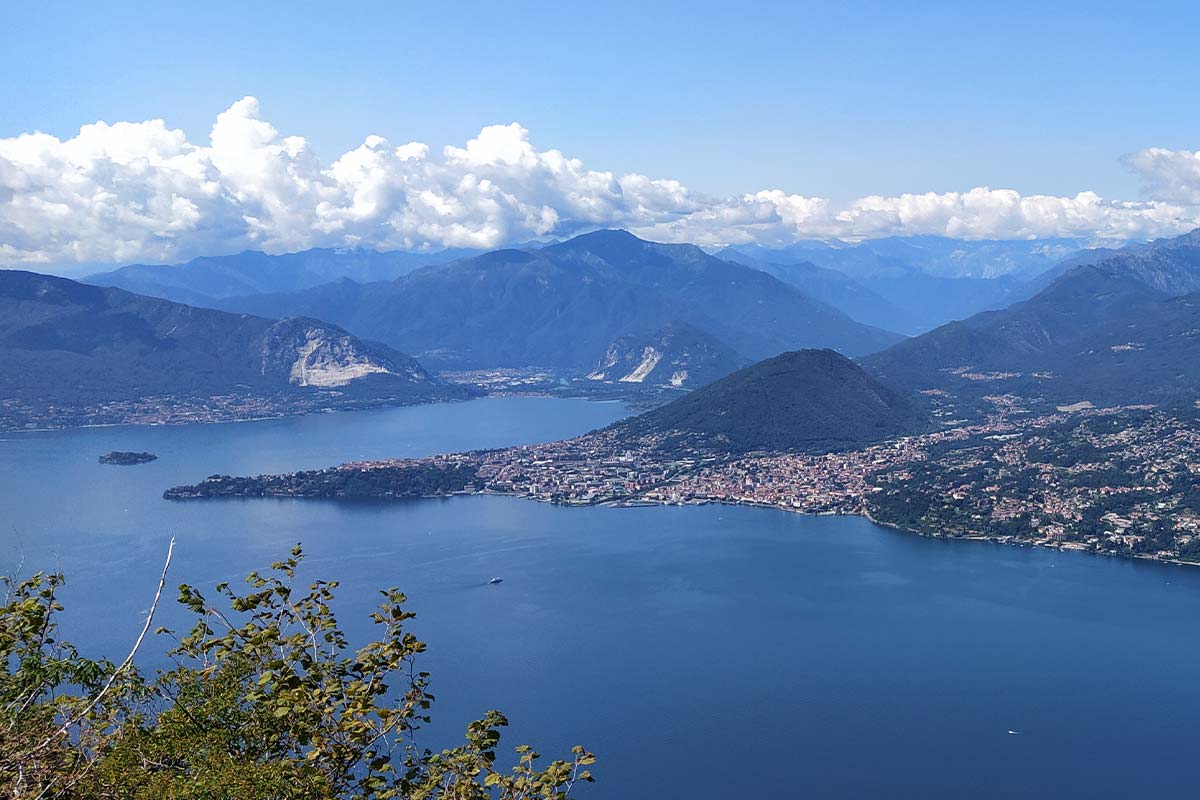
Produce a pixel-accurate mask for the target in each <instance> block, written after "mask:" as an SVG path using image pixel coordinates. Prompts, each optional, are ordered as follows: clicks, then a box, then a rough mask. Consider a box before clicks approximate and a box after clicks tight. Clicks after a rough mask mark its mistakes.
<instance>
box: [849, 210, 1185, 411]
mask: <svg viewBox="0 0 1200 800" xmlns="http://www.w3.org/2000/svg"><path fill="white" fill-rule="evenodd" d="M1198 241H1200V237H1198V236H1197V233H1196V232H1192V233H1190V234H1186V235H1184V236H1181V237H1178V238H1176V239H1170V240H1162V241H1158V242H1154V243H1151V244H1149V245H1146V246H1143V247H1138V248H1135V249H1132V250H1130V251H1128V252H1125V251H1121V252H1116V253H1111V254H1108V257H1106V258H1102V259H1101V260H1099V261H1098V262H1097V263H1095V264H1084V265H1082V266H1075V267H1072V268H1069V269H1068V270H1067V271H1066V272H1064V273H1063V274H1061V275H1059V276H1058V277H1057V278H1055V279H1054V280H1053V281H1052V282H1051V283H1050V284H1049V285H1048V286H1047V287H1046V288H1045V289H1043V290H1042V291H1040V292H1038V293H1037V294H1035V295H1034V296H1033V297H1031V298H1029V299H1028V300H1024V301H1022V302H1019V303H1016V304H1014V305H1012V306H1010V307H1008V308H1005V309H1002V310H999V311H990V312H984V313H981V314H977V315H974V316H972V317H970V318H968V319H965V320H962V321H960V322H952V323H949V324H947V325H944V326H942V327H940V328H937V329H935V330H933V331H930V332H929V333H926V334H923V335H921V336H918V337H915V338H913V339H909V340H907V341H905V342H902V343H900V344H898V345H896V346H895V347H893V348H890V349H889V350H887V351H885V352H881V353H878V354H875V355H872V356H870V357H868V358H866V359H864V361H863V363H864V364H865V365H866V366H867V368H868V369H869V370H870V371H871V372H872V373H873V374H875V375H876V376H877V377H879V378H880V379H881V380H883V381H885V382H887V383H889V384H890V385H893V386H897V387H903V388H906V389H910V390H920V389H929V388H936V389H941V390H944V391H948V392H952V393H954V394H956V395H959V396H961V397H963V398H964V399H965V398H974V399H976V400H978V399H979V398H981V397H983V396H986V395H997V394H1002V393H1005V392H1019V393H1022V394H1025V395H1032V396H1041V397H1044V399H1045V400H1046V402H1049V403H1061V404H1071V403H1075V402H1083V401H1090V402H1094V403H1097V404H1099V403H1108V402H1115V403H1137V402H1153V403H1161V402H1167V403H1171V402H1187V403H1191V402H1194V401H1195V400H1197V399H1200V370H1197V369H1195V364H1197V363H1200V319H1198V318H1197V316H1196V314H1195V309H1196V304H1197V301H1198V300H1200V293H1197V292H1196V289H1197V288H1200V247H1197V242H1198Z"/></svg>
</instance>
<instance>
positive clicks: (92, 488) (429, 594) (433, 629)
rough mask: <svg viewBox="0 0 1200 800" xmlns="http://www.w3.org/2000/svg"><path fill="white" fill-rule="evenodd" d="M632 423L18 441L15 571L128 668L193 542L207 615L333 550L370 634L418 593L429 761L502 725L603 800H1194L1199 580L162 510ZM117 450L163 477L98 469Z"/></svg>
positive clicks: (504, 524) (684, 536)
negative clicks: (591, 758)
mask: <svg viewBox="0 0 1200 800" xmlns="http://www.w3.org/2000/svg"><path fill="white" fill-rule="evenodd" d="M623 413H624V411H623V409H622V407H621V406H619V405H616V404H597V403H588V402H584V401H576V400H554V399H535V398H494V399H487V400H479V401H473V402H470V403H462V404H453V405H441V406H426V407H417V408H401V409H388V410H378V411H369V412H356V413H348V414H329V415H317V416H310V417H301V418H294V419H287V420H273V421H264V422H254V423H241V424H229V425H210V426H185V427H156V428H146V427H141V428H138V427H121V428H104V429H92V430H82V431H71V432H59V433H40V434H18V435H11V434H10V435H8V436H7V437H0V438H3V440H2V441H0V570H2V571H6V572H7V571H11V570H12V569H14V568H15V567H16V566H17V565H18V564H19V563H20V562H21V560H22V559H23V561H24V566H23V569H24V571H25V572H29V571H32V570H33V569H44V568H50V569H62V570H64V571H66V572H67V574H68V579H69V586H68V589H69V591H68V592H67V594H66V595H65V600H66V603H67V613H66V615H65V618H64V628H65V633H66V635H67V636H68V638H72V639H74V640H75V641H76V642H78V643H81V644H82V645H83V646H84V649H85V652H89V653H90V654H99V653H104V654H106V655H109V656H112V657H121V656H123V655H124V653H125V652H127V650H128V647H129V645H130V643H131V641H132V639H133V637H134V635H135V634H136V632H137V629H138V628H139V626H140V623H141V619H142V617H141V612H142V610H143V609H144V608H145V607H146V605H147V604H148V602H149V599H150V596H151V594H152V591H153V585H154V582H155V580H156V579H157V574H158V571H159V569H160V568H161V563H162V557H163V554H164V552H165V548H166V542H167V539H168V537H169V536H170V535H171V534H175V535H176V536H177V537H178V545H177V549H176V561H175V565H174V567H173V574H172V579H171V583H172V584H174V583H178V582H181V581H187V582H191V583H195V584H198V585H201V586H210V585H211V584H213V583H216V582H218V581H221V580H239V579H240V578H241V577H242V576H244V575H245V573H246V572H247V571H249V570H250V569H253V568H258V567H263V566H265V565H266V564H267V563H268V562H270V561H272V560H275V559H277V558H279V557H282V556H283V554H284V553H286V551H287V549H288V548H289V547H290V546H291V545H292V544H294V543H295V542H297V541H302V542H303V543H304V546H305V549H306V550H307V552H308V553H309V558H308V560H307V567H306V573H305V574H306V575H307V576H311V577H322V578H336V579H338V580H340V581H342V587H341V589H340V594H339V597H340V604H339V606H338V609H339V612H340V613H341V614H342V617H343V619H344V621H345V622H346V624H347V627H348V628H350V629H351V631H352V632H353V633H355V634H365V633H366V630H367V628H368V627H369V626H367V625H365V624H363V621H362V620H363V618H364V617H365V614H366V613H367V610H368V607H369V606H370V605H371V604H372V603H373V602H375V599H376V596H375V594H374V590H375V589H377V588H380V587H383V586H390V585H396V586H400V587H401V588H402V589H404V590H405V591H406V592H407V594H408V596H409V602H410V605H411V608H412V609H413V610H415V611H416V612H417V613H418V618H417V620H416V621H415V629H416V631H417V633H418V634H419V635H421V636H422V637H423V638H424V639H425V640H426V641H427V642H429V645H430V651H429V653H428V656H427V658H426V659H425V661H424V665H425V666H426V667H427V668H428V669H429V670H430V671H432V672H433V676H434V689H435V692H436V694H437V695H438V701H437V703H436V704H435V707H434V716H435V719H436V723H437V724H436V726H435V729H434V730H432V731H429V732H428V736H429V740H428V741H427V742H426V743H427V744H429V745H435V744H439V743H441V741H442V740H441V737H444V736H448V735H449V734H450V732H455V731H457V730H459V729H461V727H462V726H463V725H464V724H465V723H466V722H467V721H468V720H470V719H472V718H474V716H477V715H478V714H479V713H480V712H482V711H483V710H485V709H487V708H491V707H498V708H500V709H502V710H504V711H505V712H506V713H507V714H508V716H509V718H510V719H511V721H512V723H513V726H512V728H511V730H510V731H509V732H508V733H507V734H506V736H505V742H506V743H507V744H510V745H515V744H517V743H519V741H526V740H528V741H531V742H533V743H535V744H537V745H538V746H539V748H540V749H541V751H542V752H543V753H545V754H547V755H553V754H558V753H565V752H566V750H567V748H568V747H569V746H570V745H571V744H574V743H576V742H580V743H583V744H585V745H587V746H588V747H589V748H591V749H592V750H594V751H595V752H596V753H597V754H598V756H599V758H600V762H599V764H598V765H597V767H596V772H597V774H598V776H599V778H600V782H599V783H597V784H596V786H594V787H590V789H589V790H588V791H587V792H585V793H584V795H583V796H584V797H589V798H634V799H637V798H664V797H666V798H675V797H680V798H685V797H686V798H727V797H728V798H742V797H760V798H761V797H781V798H785V797H800V796H805V797H905V798H959V797H972V798H992V797H996V798H1000V797H1025V798H1028V797H1076V796H1078V797H1089V798H1100V797H1137V796H1142V797H1145V796H1154V797H1194V796H1195V794H1196V790H1195V784H1196V779H1195V777H1194V774H1193V770H1192V765H1193V763H1194V759H1195V751H1196V743H1197V742H1200V694H1198V693H1197V692H1196V691H1195V685H1196V677H1195V676H1196V672H1197V667H1198V665H1200V635H1198V632H1197V627H1198V624H1200V622H1198V621H1200V571H1197V570H1192V569H1187V568H1182V567H1171V566H1163V565H1157V564H1148V563H1135V562H1129V561H1118V560H1111V559H1106V558H1101V557H1093V556H1087V555H1080V554H1069V553H1056V552H1052V551H1046V550H1036V549H1020V548H1013V547H1005V546H1000V545H993V544H989V543H978V542H941V541H934V540H927V539H921V538H918V537H914V536H909V535H905V534H900V533H896V532H892V531H888V530H884V529H881V528H878V527H876V526H874V525H872V524H870V523H868V522H866V521H865V520H861V519H857V518H831V517H819V518H814V517H804V516H799V515H795V514H788V513H784V512H777V511H773V510H765V509H751V508H734V507H719V506H707V507H682V508H678V507H670V508H636V509H606V508H589V509H578V508H559V507H553V506H548V505H542V504H538V503H533V502H528V501H523V500H515V499H508V498H499V497H472V498H455V499H449V500H429V501H417V502H372V503H333V502H324V501H286V500H232V501H220V502H203V503H168V502H166V501H163V500H161V499H160V495H161V492H162V490H163V489H164V488H166V487H167V486H170V485H173V484H176V483H181V482H191V481H194V480H196V479H198V478H201V477H204V476H205V475H208V474H212V473H215V472H222V473H232V474H246V473H258V472H265V471H279V470H291V469H299V468H306V467H317V466H326V465H329V464H335V463H339V462H342V461H347V460H354V459H359V458H367V457H384V456H405V455H423V454H428V453H433V452H440V451H447V450H464V449H470V448H476V447H492V446H501V445H506V444H515V443H518V442H530V441H539V440H548V439H553V438H559V437H562V436H566V435H570V434H573V433H577V432H581V431H583V430H586V429H589V428H593V427H596V426H599V425H603V424H607V423H608V422H611V421H613V420H614V419H616V418H618V417H619V416H621V415H622V414H623ZM114 449H120V450H150V451H152V452H155V453H157V454H158V455H159V457H160V458H159V460H158V461H156V462H154V463H151V464H146V465H140V466H134V467H116V466H104V465H100V464H98V463H96V458H97V456H98V455H99V454H100V453H103V452H105V451H107V450H114ZM493 575H500V576H503V578H504V582H503V583H502V584H499V585H496V586H488V585H486V581H487V580H488V579H489V578H490V577H492V576H493ZM180 618H181V617H180V616H179V615H178V613H177V612H176V611H175V610H174V609H170V610H169V611H168V612H166V613H165V615H164V617H163V619H162V621H163V622H164V623H166V624H170V623H171V621H172V620H173V619H174V620H179V619H180ZM1010 729H1015V730H1020V731H1023V732H1024V735H1021V736H1011V735H1009V734H1008V731H1009V730H1010Z"/></svg>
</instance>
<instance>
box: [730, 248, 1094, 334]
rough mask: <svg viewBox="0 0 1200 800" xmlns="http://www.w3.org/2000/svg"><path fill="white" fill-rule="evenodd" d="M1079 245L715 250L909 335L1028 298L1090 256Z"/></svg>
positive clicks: (869, 321)
mask: <svg viewBox="0 0 1200 800" xmlns="http://www.w3.org/2000/svg"><path fill="white" fill-rule="evenodd" d="M1083 247H1084V245H1083V243H1082V242H1079V241H1076V240H1073V239H1049V240H1033V241H962V240H958V239H949V238H946V237H941V236H913V237H889V238H884V239H873V240H868V241H864V242H860V243H858V244H847V243H842V242H834V243H827V242H818V241H813V242H797V243H796V244H792V245H788V246H786V247H782V248H765V247H762V246H757V245H750V246H741V245H737V246H733V247H728V248H725V249H724V250H722V251H721V252H720V255H721V257H722V258H728V259H731V260H736V261H739V262H741V263H745V264H749V265H752V266H757V267H759V268H760V269H764V270H766V271H767V272H770V273H771V274H772V275H775V276H776V277H778V278H779V279H780V280H783V281H786V282H788V283H791V284H793V285H795V286H797V287H798V288H800V289H801V290H803V291H805V292H807V293H809V294H811V295H812V296H813V297H816V298H818V299H820V300H823V301H825V302H827V303H829V304H830V305H833V306H835V307H837V308H840V309H841V310H843V311H845V312H846V313H847V314H849V315H850V316H852V317H854V318H855V319H857V320H859V321H860V322H865V323H867V324H870V325H877V326H880V327H883V328H886V329H888V330H895V331H899V332H900V333H905V334H909V335H914V334H918V333H923V332H924V331H927V330H930V329H931V328H935V327H937V326H938V325H942V324H944V323H946V322H949V321H950V320H954V319H962V318H964V317H968V316H970V315H971V314H974V313H977V312H979V311H983V310H987V309H992V308H1002V307H1004V306H1006V305H1008V304H1009V303H1012V302H1014V301H1016V300H1019V299H1023V298H1024V297H1027V296H1029V295H1030V294H1032V293H1033V292H1034V291H1036V289H1026V288H1025V287H1026V286H1027V285H1028V283H1029V282H1030V281H1032V280H1036V279H1037V277H1038V276H1039V275H1040V274H1042V273H1044V272H1045V271H1046V270H1049V269H1052V268H1053V267H1054V266H1055V265H1056V264H1058V263H1060V262H1061V261H1062V260H1063V259H1066V258H1071V257H1077V256H1082V257H1083V258H1084V259H1085V260H1091V259H1090V257H1089V256H1088V255H1086V251H1084V250H1083ZM1038 288H1041V287H1040V286H1039V287H1038Z"/></svg>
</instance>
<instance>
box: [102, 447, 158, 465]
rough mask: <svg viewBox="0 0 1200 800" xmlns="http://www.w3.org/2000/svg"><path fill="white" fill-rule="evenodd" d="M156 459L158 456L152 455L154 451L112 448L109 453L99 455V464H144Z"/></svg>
mask: <svg viewBox="0 0 1200 800" xmlns="http://www.w3.org/2000/svg"><path fill="white" fill-rule="evenodd" d="M157 460H158V456H156V455H154V453H133V452H126V451H123V450H113V451H112V452H111V453H105V454H104V455H102V456H100V463H101V464H120V465H121V466H128V465H130V464H146V463H149V462H151V461H157Z"/></svg>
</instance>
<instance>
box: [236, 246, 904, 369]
mask: <svg viewBox="0 0 1200 800" xmlns="http://www.w3.org/2000/svg"><path fill="white" fill-rule="evenodd" d="M218 305H220V306H221V307H222V308H226V309H230V310H238V311H246V312H250V313H255V314H260V315H263V316H268V317H282V316H290V315H302V316H313V317H317V318H320V319H324V320H328V321H331V322H335V323H337V324H339V325H342V326H343V327H345V328H346V329H348V330H351V331H353V332H354V333H356V334H358V335H360V336H365V337H367V338H371V339H377V340H379V341H382V342H387V343H388V344H391V345H392V346H394V347H397V348H400V349H402V350H405V351H407V352H411V353H414V354H416V355H417V356H418V357H419V358H421V360H422V361H423V362H425V363H428V364H431V365H438V366H453V367H474V368H479V367H525V366H529V365H538V366H544V367H553V368H559V369H564V370H571V371H575V372H577V373H581V374H582V373H587V372H590V371H591V370H592V368H593V367H594V366H595V364H596V361H597V359H598V358H599V357H600V356H601V355H602V354H603V353H604V352H605V351H606V349H607V348H608V346H609V345H610V344H611V343H612V342H613V340H614V339H616V338H617V337H619V336H624V335H631V334H640V333H644V332H645V331H651V330H655V329H657V328H659V327H661V326H663V325H665V324H666V323H668V322H670V321H672V320H680V321H683V322H686V323H688V324H690V325H694V326H695V327H697V328H700V329H701V330H704V331H706V332H707V333H709V334H711V335H713V336H716V337H717V338H718V339H720V340H722V341H723V342H725V343H726V344H727V345H728V346H729V347H731V348H733V350H735V351H736V352H737V353H739V354H742V355H744V356H746V357H748V358H752V359H756V358H764V357H767V356H770V355H774V354H776V353H779V352H781V351H784V350H789V349H796V348H798V347H832V348H836V349H838V350H840V351H842V352H844V353H847V354H849V355H861V354H864V353H870V352H874V351H876V350H880V349H882V348H884V347H887V346H888V345H890V344H893V343H894V342H896V341H898V340H899V339H900V338H901V337H900V336H898V335H897V334H893V333H889V332H887V331H884V330H880V329H878V328H874V327H871V326H868V325H863V324H861V323H859V322H856V321H854V320H853V319H851V318H850V317H849V316H847V315H846V314H845V313H843V312H841V311H839V310H837V309H836V308H833V307H832V306H830V305H828V304H826V303H822V302H820V301H818V300H815V299H813V298H811V297H809V296H808V295H806V294H804V293H803V292H801V291H800V290H798V289H796V288H795V287H793V286H790V285H787V284H785V283H783V282H782V281H780V280H778V279H777V278H775V277H773V276H771V275H769V274H767V273H765V272H763V271H761V270H758V269H753V268H750V267H746V266H743V265H741V264H735V263H732V262H729V261H724V260H721V259H719V258H716V257H714V256H711V255H709V254H708V253H705V252H704V251H703V250H701V249H700V248H698V247H694V246H692V245H679V244H655V243H651V242H646V241H643V240H641V239H638V238H637V237H635V236H633V235H632V234H629V233H626V232H624V231H598V232H595V233H590V234H585V235H583V236H578V237H576V238H574V239H571V240H569V241H567V242H563V243H560V244H554V245H549V246H546V247H543V248H540V249H536V250H497V251H494V252H491V253H486V254H484V255H481V256H476V257H474V258H468V259H463V260H459V261H454V262H451V263H449V264H443V265H438V266H433V267H426V268H424V269H419V270H416V271H414V272H411V273H409V274H408V275H405V276H403V277H401V278H399V279H397V280H395V281H390V282H383V283H372V284H358V283H354V282H351V281H345V280H344V281H340V282H338V283H335V284H328V285H325V286H319V287H316V288H314V289H308V290H304V291H300V292H289V293H281V294H267V295H255V296H250V297H241V298H230V299H227V300H224V301H221V302H220V303H218Z"/></svg>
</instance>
